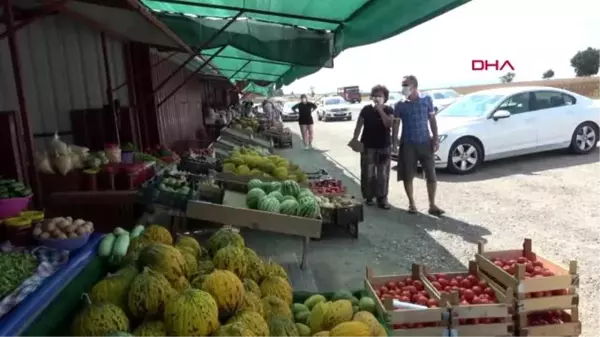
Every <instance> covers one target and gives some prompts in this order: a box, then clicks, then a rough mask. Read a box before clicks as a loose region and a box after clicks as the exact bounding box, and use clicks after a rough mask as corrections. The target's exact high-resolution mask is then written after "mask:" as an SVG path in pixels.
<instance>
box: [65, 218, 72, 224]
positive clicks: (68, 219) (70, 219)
mask: <svg viewBox="0 0 600 337" xmlns="http://www.w3.org/2000/svg"><path fill="white" fill-rule="evenodd" d="M65 220H67V221H68V222H71V223H72V222H73V218H71V217H70V216H68V217H65Z"/></svg>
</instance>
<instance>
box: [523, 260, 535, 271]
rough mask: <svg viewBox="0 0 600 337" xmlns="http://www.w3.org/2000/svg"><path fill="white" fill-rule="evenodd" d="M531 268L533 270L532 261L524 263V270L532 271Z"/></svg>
mask: <svg viewBox="0 0 600 337" xmlns="http://www.w3.org/2000/svg"><path fill="white" fill-rule="evenodd" d="M533 270H534V268H533V263H531V262H527V263H525V271H526V272H528V273H533Z"/></svg>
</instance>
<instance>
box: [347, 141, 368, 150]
mask: <svg viewBox="0 0 600 337" xmlns="http://www.w3.org/2000/svg"><path fill="white" fill-rule="evenodd" d="M348 146H349V147H350V148H351V149H352V151H354V152H363V151H364V150H365V146H364V145H363V143H361V142H360V141H359V140H358V139H356V138H352V139H351V140H350V142H349V143H348Z"/></svg>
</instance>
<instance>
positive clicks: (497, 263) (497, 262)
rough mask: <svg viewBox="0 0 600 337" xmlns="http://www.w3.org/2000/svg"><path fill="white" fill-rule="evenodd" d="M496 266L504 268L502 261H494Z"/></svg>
mask: <svg viewBox="0 0 600 337" xmlns="http://www.w3.org/2000/svg"><path fill="white" fill-rule="evenodd" d="M494 264H495V265H497V266H498V267H500V268H502V267H504V263H503V262H502V261H500V260H496V261H494Z"/></svg>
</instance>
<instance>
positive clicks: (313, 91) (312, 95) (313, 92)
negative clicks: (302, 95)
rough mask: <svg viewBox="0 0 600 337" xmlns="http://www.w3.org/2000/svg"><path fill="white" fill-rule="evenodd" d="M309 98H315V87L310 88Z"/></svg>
mask: <svg viewBox="0 0 600 337" xmlns="http://www.w3.org/2000/svg"><path fill="white" fill-rule="evenodd" d="M310 97H315V87H314V86H312V85H311V86H310Z"/></svg>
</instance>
